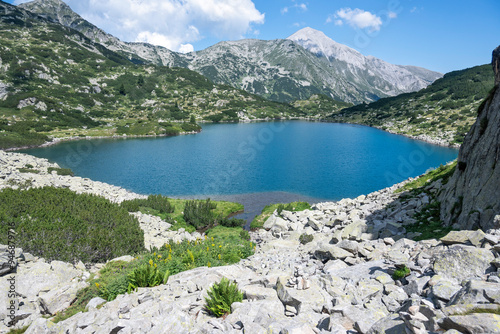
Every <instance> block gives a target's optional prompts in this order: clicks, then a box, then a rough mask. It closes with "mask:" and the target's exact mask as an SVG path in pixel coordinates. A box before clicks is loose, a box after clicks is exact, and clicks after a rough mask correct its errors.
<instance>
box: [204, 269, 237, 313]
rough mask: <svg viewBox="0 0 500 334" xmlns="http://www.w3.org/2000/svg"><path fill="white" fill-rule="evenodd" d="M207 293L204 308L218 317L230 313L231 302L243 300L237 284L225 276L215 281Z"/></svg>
mask: <svg viewBox="0 0 500 334" xmlns="http://www.w3.org/2000/svg"><path fill="white" fill-rule="evenodd" d="M207 293H208V297H205V302H206V305H205V308H206V309H207V310H208V311H209V312H210V313H212V314H213V315H215V316H216V317H218V318H220V317H222V316H224V315H227V314H229V313H231V304H232V303H234V302H241V301H242V300H243V292H241V291H240V290H239V289H238V286H237V284H236V283H235V282H231V281H229V280H228V279H227V278H225V277H223V278H222V279H221V281H220V282H219V283H215V284H214V285H213V286H212V287H211V288H210V289H209V290H208V292H207Z"/></svg>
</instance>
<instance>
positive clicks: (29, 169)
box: [17, 168, 40, 174]
mask: <svg viewBox="0 0 500 334" xmlns="http://www.w3.org/2000/svg"><path fill="white" fill-rule="evenodd" d="M17 170H18V171H19V173H33V174H39V173H40V171H39V170H38V169H33V168H18V169H17Z"/></svg>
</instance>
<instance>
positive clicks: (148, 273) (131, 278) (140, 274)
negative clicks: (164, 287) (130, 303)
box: [127, 260, 170, 293]
mask: <svg viewBox="0 0 500 334" xmlns="http://www.w3.org/2000/svg"><path fill="white" fill-rule="evenodd" d="M169 276H170V272H169V271H168V269H167V270H165V272H163V273H162V272H160V270H158V265H157V264H156V263H153V260H149V265H147V264H144V265H142V266H140V267H138V268H136V269H134V271H133V272H132V273H130V274H129V275H128V288H127V291H128V292H129V293H130V292H132V291H135V290H136V289H137V288H147V287H154V286H157V285H160V284H166V283H167V281H168V277H169Z"/></svg>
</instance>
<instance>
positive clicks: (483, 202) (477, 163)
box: [440, 47, 500, 230]
mask: <svg viewBox="0 0 500 334" xmlns="http://www.w3.org/2000/svg"><path fill="white" fill-rule="evenodd" d="M492 64H493V70H494V71H495V84H496V86H495V87H494V88H493V90H492V91H491V93H490V95H489V96H488V97H487V98H486V99H485V101H484V103H483V104H482V105H481V106H480V107H479V110H478V117H477V120H476V123H474V125H473V126H472V128H471V130H470V131H469V133H468V134H467V135H466V137H465V140H464V143H463V145H462V146H461V148H460V152H459V154H458V165H457V169H456V170H455V173H454V174H453V176H452V177H451V179H450V181H449V182H448V184H447V185H446V188H445V190H444V191H443V193H442V194H441V196H440V200H441V203H442V204H441V219H442V220H443V221H444V222H445V223H446V224H448V225H453V226H454V227H455V228H457V229H477V228H482V229H484V230H486V229H490V228H499V227H500V200H499V199H500V187H499V185H500V162H499V160H500V90H499V89H498V84H499V82H500V47H499V48H497V49H496V50H495V51H493V61H492Z"/></svg>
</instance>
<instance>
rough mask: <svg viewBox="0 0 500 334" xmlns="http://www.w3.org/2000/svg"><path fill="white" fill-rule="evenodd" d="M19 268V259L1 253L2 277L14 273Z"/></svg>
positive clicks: (0, 269)
mask: <svg viewBox="0 0 500 334" xmlns="http://www.w3.org/2000/svg"><path fill="white" fill-rule="evenodd" d="M16 267H17V259H16V258H15V257H13V256H11V255H10V253H9V252H7V251H5V252H2V253H0V276H3V275H7V274H8V273H10V272H13V271H14V269H15V268H16Z"/></svg>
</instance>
